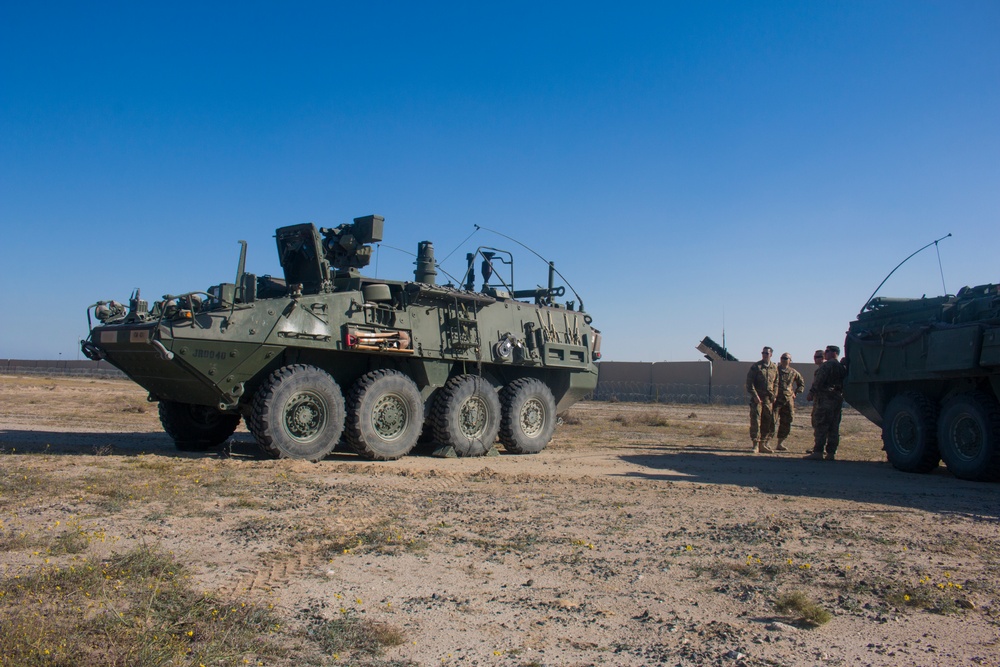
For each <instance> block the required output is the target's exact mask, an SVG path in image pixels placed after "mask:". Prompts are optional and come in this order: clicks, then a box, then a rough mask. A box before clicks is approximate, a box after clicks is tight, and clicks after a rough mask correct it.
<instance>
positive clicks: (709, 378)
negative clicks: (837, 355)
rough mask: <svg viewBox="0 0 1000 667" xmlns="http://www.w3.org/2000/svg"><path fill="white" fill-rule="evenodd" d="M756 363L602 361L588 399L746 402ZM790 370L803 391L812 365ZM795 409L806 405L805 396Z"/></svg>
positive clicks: (807, 384) (809, 377) (807, 386)
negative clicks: (798, 375)
mask: <svg viewBox="0 0 1000 667" xmlns="http://www.w3.org/2000/svg"><path fill="white" fill-rule="evenodd" d="M754 363H756V362H749V361H714V362H712V361H660V362H642V361H602V362H600V364H599V366H600V374H599V375H598V379H597V389H595V390H594V393H593V394H592V395H591V396H590V397H589V398H592V399H594V400H598V401H638V402H644V403H720V404H726V405H740V404H743V403H746V402H747V399H746V380H747V372H749V370H750V367H751V366H752V365H753V364H754ZM792 367H793V368H794V369H795V370H797V371H798V372H799V373H801V374H802V379H803V380H805V382H806V390H807V391H808V389H809V385H810V384H812V378H813V372H814V370H815V368H816V366H815V365H814V364H811V363H810V364H796V363H793V364H792ZM796 404H797V405H807V402H806V399H805V392H803V393H802V394H800V395H799V398H798V400H797V401H796Z"/></svg>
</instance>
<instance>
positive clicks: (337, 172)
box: [0, 0, 1000, 361]
mask: <svg viewBox="0 0 1000 667" xmlns="http://www.w3.org/2000/svg"><path fill="white" fill-rule="evenodd" d="M998 34H1000V3H997V2H995V1H992V0H988V1H953V2H905V3H901V2H879V1H876V0H866V1H863V2H833V1H831V2H758V3H747V2H688V3H670V2H656V3H618V4H612V3H586V2H573V3H568V2H567V3H541V6H539V3H517V2H505V3H495V4H490V3H403V2H387V3H382V2H370V3H340V2H295V3H276V2H275V3H269V2H239V3H225V2H214V3H194V2H170V3H166V2H164V3H156V2H145V3H135V2H121V3H115V2H94V3H80V2H66V3H53V2H44V1H42V2H31V3H24V2H13V1H12V0H0V228H2V230H3V239H2V245H0V278H2V281H3V290H0V313H2V315H0V357H10V358H29V359H30V358H56V357H57V356H59V355H61V356H62V358H68V359H75V358H77V357H78V356H79V355H78V344H77V341H78V340H79V339H80V338H81V337H83V336H84V335H85V334H86V315H85V310H86V307H87V306H88V305H89V304H91V303H93V302H94V301H96V300H98V299H111V298H115V299H117V300H119V301H124V300H126V299H127V298H128V296H129V293H130V292H131V290H132V289H134V288H136V287H140V288H142V294H143V296H145V297H147V298H149V299H150V300H152V299H155V298H158V297H160V296H161V295H163V294H165V293H171V292H172V293H179V292H183V291H189V290H195V289H205V288H207V287H208V286H209V285H211V284H214V283H218V282H224V281H231V280H232V278H233V276H234V274H235V270H236V261H237V258H238V251H239V246H238V244H237V240H238V239H246V240H247V241H248V242H249V246H250V248H249V255H248V262H247V263H248V268H249V269H250V270H252V271H255V272H256V273H259V274H263V273H275V274H280V267H279V266H278V263H277V259H276V257H275V251H274V240H273V234H274V229H275V228H276V227H279V226H283V225H287V224H295V223H299V222H307V221H313V222H316V223H317V225H320V226H335V225H337V224H340V223H343V222H349V221H350V220H351V219H352V218H354V217H357V216H361V215H366V214H369V213H376V214H379V215H383V216H385V218H386V229H385V241H384V244H383V245H382V247H381V248H380V249H379V251H378V253H377V274H378V275H379V276H381V277H385V278H395V279H403V280H405V279H411V278H412V275H413V274H412V271H413V258H412V257H410V256H408V255H407V254H405V253H404V252H401V251H400V250H397V249H402V250H404V251H406V252H409V253H412V252H414V251H415V249H416V245H417V243H418V242H419V241H422V240H430V241H433V242H434V244H435V248H436V251H437V256H438V258H439V259H442V258H444V257H445V256H447V255H448V254H449V253H452V251H455V252H454V254H453V255H451V258H450V259H449V260H448V261H447V262H445V263H444V268H445V269H446V270H448V271H450V272H451V273H459V272H460V271H461V270H462V266H461V264H462V261H463V260H462V258H463V257H464V254H465V252H467V251H468V250H471V249H473V248H474V247H475V246H476V245H491V246H497V247H506V246H510V245H511V244H510V243H509V242H506V241H505V240H504V239H502V238H500V237H497V236H495V235H491V234H490V233H488V232H485V231H480V232H477V233H476V234H475V235H474V236H473V237H472V238H471V239H469V240H468V241H467V242H466V243H465V245H462V243H463V241H465V240H466V239H467V237H469V235H470V234H472V233H473V231H474V227H473V225H474V224H479V225H481V226H483V227H487V228H491V229H495V230H498V231H501V232H503V233H504V234H507V235H510V236H513V237H515V238H517V239H518V240H520V241H522V242H524V243H526V244H528V245H530V246H531V247H532V248H533V249H534V250H536V251H537V252H538V253H539V254H541V255H543V256H545V257H546V258H547V259H551V260H553V261H555V262H556V266H557V268H559V270H560V271H561V272H562V273H563V274H564V275H565V276H566V277H567V278H568V280H569V281H570V282H571V283H572V285H573V287H575V288H576V290H577V292H579V294H580V295H581V296H582V298H583V300H584V303H585V306H586V309H587V311H588V312H590V313H591V314H592V315H593V317H594V324H595V326H597V327H598V328H600V329H601V330H602V331H603V333H604V358H605V359H607V360H618V361H662V360H672V361H678V360H696V359H700V358H701V356H700V354H699V353H698V352H697V351H696V350H695V349H694V346H695V345H696V344H697V342H698V341H699V340H700V339H701V338H702V337H703V336H705V335H710V336H712V337H713V338H715V339H716V340H720V339H721V337H722V331H723V327H725V332H726V342H727V344H728V346H729V348H730V350H731V351H732V352H733V353H734V354H735V355H736V356H738V357H740V358H741V359H748V360H750V359H756V358H759V355H758V353H759V350H760V347H761V346H762V345H765V344H766V345H771V346H773V347H775V348H776V349H778V350H781V351H785V350H787V351H790V352H791V353H792V354H793V356H794V357H795V358H796V360H800V361H807V360H808V357H809V356H810V355H811V352H812V350H813V349H815V348H817V347H822V346H824V345H826V344H829V343H841V342H842V341H843V335H844V331H845V330H846V327H847V323H848V322H849V321H850V320H851V319H852V318H853V317H854V316H855V315H856V314H857V311H858V309H859V308H860V307H861V305H862V304H863V303H864V301H865V299H866V298H867V297H868V296H869V294H870V293H871V292H872V290H874V289H875V287H876V286H877V285H878V283H879V282H880V281H881V280H882V279H883V278H884V277H885V275H886V274H887V273H888V272H889V271H890V270H892V268H893V267H894V266H895V265H896V264H897V263H898V262H899V261H901V260H902V259H903V258H904V257H906V256H907V255H908V254H910V253H911V252H913V251H914V250H916V249H917V248H919V247H920V246H923V245H924V244H926V243H929V242H930V241H933V240H934V239H936V238H938V237H941V236H944V235H945V234H947V233H949V232H950V233H952V234H953V235H954V236H953V237H952V238H950V239H947V240H946V241H942V242H941V244H940V245H939V251H940V260H941V264H942V266H943V269H944V282H945V286H946V287H947V291H949V292H952V293H954V292H955V291H956V290H957V289H958V288H959V287H961V286H962V285H965V284H982V283H990V282H1000V275H998V270H997V269H998V266H997V260H996V257H997V249H998V241H1000V224H998V223H1000V124H998V121H997V119H998V118H1000V39H997V35H998ZM389 246H392V247H389ZM511 249H512V250H516V248H513V247H512V248H511ZM515 256H516V258H517V262H518V263H517V264H516V276H517V278H518V279H519V284H518V286H519V287H532V286H534V285H535V284H541V283H544V281H545V279H546V278H545V269H544V266H543V265H541V264H540V263H538V262H537V261H536V260H535V259H534V258H532V257H529V256H528V255H527V254H526V253H516V255H515ZM375 268H376V267H375V266H372V267H370V270H369V271H368V273H369V274H370V275H374V274H375ZM941 292H942V278H941V272H940V271H939V267H938V257H937V254H936V253H935V252H934V248H933V247H932V248H931V249H929V250H927V251H924V252H923V253H921V254H919V255H917V256H916V257H915V258H914V259H912V260H910V262H908V263H907V264H906V265H905V266H904V267H903V268H901V269H900V270H899V271H897V273H896V274H895V275H894V276H893V277H892V278H891V279H890V281H889V282H888V283H886V285H885V287H883V288H882V291H881V293H882V294H885V295H892V296H920V295H922V294H928V295H937V294H940V293H941Z"/></svg>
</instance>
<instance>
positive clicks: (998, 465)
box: [844, 267, 1000, 481]
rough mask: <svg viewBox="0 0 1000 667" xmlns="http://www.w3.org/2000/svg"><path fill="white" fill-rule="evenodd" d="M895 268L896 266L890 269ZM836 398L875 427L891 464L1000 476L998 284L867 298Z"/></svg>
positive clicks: (977, 476)
mask: <svg viewBox="0 0 1000 667" xmlns="http://www.w3.org/2000/svg"><path fill="white" fill-rule="evenodd" d="M897 268H898V267H897ZM845 355H846V357H847V364H848V374H847V380H846V381H845V385H844V398H845V399H846V401H847V402H848V403H849V404H850V405H852V406H853V407H854V408H856V409H857V410H858V411H859V412H861V414H863V415H864V416H865V417H867V418H868V419H870V420H871V421H873V422H874V423H876V424H878V425H880V426H881V427H882V442H883V445H884V449H885V452H886V456H887V458H888V459H889V462H890V463H891V464H892V465H893V466H895V467H896V468H898V469H899V470H904V471H907V472H919V473H925V472H930V471H931V470H933V469H934V468H936V467H937V465H938V462H939V461H941V460H942V459H943V460H944V462H945V464H946V465H947V466H948V470H950V471H951V472H952V473H953V474H954V475H955V476H956V477H959V478H962V479H970V480H983V481H988V480H993V481H995V480H998V479H1000V403H998V401H997V399H998V397H1000V286H997V285H980V286H978V287H963V288H962V289H961V290H959V291H958V294H955V295H953V296H952V295H949V296H941V297H934V298H920V299H896V298H885V297H878V298H873V299H870V300H869V302H868V303H867V304H866V305H865V307H864V308H863V309H862V311H861V313H860V314H859V315H858V318H857V320H856V321H854V322H851V324H850V329H849V330H848V332H847V340H846V342H845Z"/></svg>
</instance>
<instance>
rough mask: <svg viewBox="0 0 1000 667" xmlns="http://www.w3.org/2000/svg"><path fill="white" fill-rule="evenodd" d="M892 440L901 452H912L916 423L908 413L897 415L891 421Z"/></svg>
mask: <svg viewBox="0 0 1000 667" xmlns="http://www.w3.org/2000/svg"><path fill="white" fill-rule="evenodd" d="M892 441H893V442H894V443H895V444H896V448H897V449H899V450H900V451H901V452H912V451H913V450H914V448H915V447H916V444H917V425H916V424H915V423H914V421H913V419H912V418H911V417H910V416H909V415H905V414H903V415H898V416H897V417H896V419H894V420H893V422H892Z"/></svg>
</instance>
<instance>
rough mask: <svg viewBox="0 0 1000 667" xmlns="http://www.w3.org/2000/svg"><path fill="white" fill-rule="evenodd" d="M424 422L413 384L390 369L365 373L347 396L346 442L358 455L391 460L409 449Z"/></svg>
mask: <svg viewBox="0 0 1000 667" xmlns="http://www.w3.org/2000/svg"><path fill="white" fill-rule="evenodd" d="M423 425H424V402H423V400H422V399H421V398H420V390H419V389H417V384H416V383H415V382H414V381H413V380H411V379H410V378H408V377H407V376H405V375H403V374H402V373H400V372H399V371H394V370H377V371H372V372H371V373H367V374H365V375H363V376H361V378H360V379H359V380H358V381H357V382H356V383H354V387H353V388H352V389H351V395H350V396H349V397H348V399H347V426H346V431H345V434H346V436H347V442H348V443H350V445H351V448H352V449H354V451H356V452H357V453H358V454H359V455H360V456H362V457H364V458H366V459H375V460H378V461H392V460H394V459H398V458H401V457H403V456H406V455H407V454H409V453H410V450H412V449H413V447H414V445H416V444H417V438H419V437H420V432H421V430H422V429H423Z"/></svg>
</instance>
